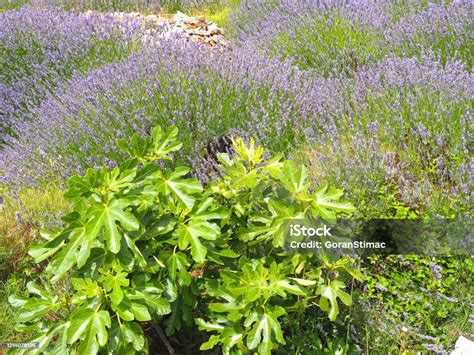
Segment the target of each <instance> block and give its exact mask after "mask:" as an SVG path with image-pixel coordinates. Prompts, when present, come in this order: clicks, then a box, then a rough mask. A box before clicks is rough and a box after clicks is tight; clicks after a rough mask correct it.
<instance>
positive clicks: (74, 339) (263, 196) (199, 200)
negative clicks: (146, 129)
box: [9, 127, 360, 354]
mask: <svg viewBox="0 0 474 355" xmlns="http://www.w3.org/2000/svg"><path fill="white" fill-rule="evenodd" d="M177 133H178V132H177V129H176V128H170V129H168V130H166V131H163V130H162V129H161V128H160V127H157V128H156V129H155V130H154V131H153V133H152V135H151V136H150V137H146V138H140V137H139V136H138V135H135V136H134V137H133V138H132V139H131V142H130V144H127V143H126V142H125V141H119V144H118V145H119V147H121V149H123V150H124V151H125V152H126V153H128V155H129V159H128V160H126V161H124V162H123V163H122V164H121V165H120V166H118V167H116V168H114V169H112V170H107V169H105V168H102V169H101V170H93V169H89V170H87V172H86V173H85V174H84V175H83V176H74V177H72V178H71V179H70V180H69V182H68V190H67V192H66V193H65V197H66V198H67V199H68V200H69V201H70V202H71V203H72V204H73V206H74V207H73V211H72V212H70V213H68V214H66V215H65V216H63V220H64V222H65V223H66V226H65V227H64V228H62V229H59V230H56V231H52V232H48V231H43V232H42V233H41V236H42V237H43V238H44V239H46V242H45V243H43V244H39V245H34V246H32V247H31V249H30V251H29V254H30V255H31V256H32V257H33V258H34V260H35V262H37V263H41V262H43V261H46V260H47V261H48V264H47V266H46V268H45V270H44V274H43V277H42V278H40V280H38V281H37V282H29V283H28V284H27V290H28V294H29V295H22V294H14V295H11V296H10V297H9V301H10V303H11V304H12V305H13V306H15V307H19V308H21V310H22V311H21V313H20V315H19V317H18V323H19V328H22V329H28V330H34V331H35V336H34V337H33V338H32V339H31V341H37V342H39V345H40V346H39V349H36V350H35V351H34V352H35V353H40V352H45V353H52V354H54V353H57V354H62V353H73V352H75V351H77V352H78V353H86V354H94V353H97V352H99V351H102V350H105V351H107V352H110V353H118V354H124V353H130V352H143V351H145V349H146V348H147V347H148V339H146V337H145V335H144V331H143V329H142V324H143V322H156V323H162V324H164V325H166V333H167V334H168V335H171V334H173V333H175V332H177V331H179V330H181V329H182V328H183V326H192V325H193V322H192V319H193V318H194V315H195V312H198V314H200V315H201V317H200V318H198V319H196V323H197V325H198V327H199V328H200V329H201V330H206V331H209V332H217V334H214V335H212V336H211V337H210V338H209V340H208V341H207V342H206V343H204V344H203V345H202V346H201V349H203V350H204V349H211V348H213V347H214V346H216V345H218V344H219V345H221V346H222V349H223V351H224V353H236V352H237V353H238V352H246V351H249V350H251V351H257V352H259V353H262V354H270V353H271V351H272V350H273V349H277V348H278V347H279V346H280V345H284V344H285V338H284V329H282V326H281V324H282V320H283V319H285V318H286V317H288V315H289V314H290V313H292V312H301V310H302V305H305V308H306V307H311V306H319V307H320V309H321V310H322V312H324V313H327V316H328V318H329V319H330V320H331V321H334V320H336V317H337V315H338V313H339V307H340V304H339V303H340V302H342V303H343V304H345V305H347V306H350V305H351V304H352V299H351V296H350V295H349V294H348V293H347V292H345V291H344V289H345V287H346V284H345V283H344V279H347V278H351V277H356V278H358V279H360V273H358V271H357V269H355V268H354V267H353V260H352V259H350V258H348V257H344V258H341V259H337V260H329V259H328V258H327V257H325V256H319V257H317V256H309V255H306V256H301V255H296V256H288V255H284V254H283V253H282V248H281V247H282V246H283V231H282V228H281V227H282V225H283V223H284V221H285V220H287V219H292V218H307V217H310V216H322V217H324V218H334V217H335V216H339V215H340V214H344V213H351V212H353V211H354V207H353V206H352V205H351V204H350V203H348V202H341V201H340V198H341V197H342V194H343V193H342V191H339V190H328V189H327V187H326V186H323V187H321V188H319V189H316V190H315V191H314V192H310V187H311V186H310V184H309V182H308V180H307V175H306V169H305V167H304V166H299V167H298V166H296V164H295V163H293V162H291V161H282V160H281V158H280V157H275V158H273V159H270V160H267V161H264V159H263V152H264V151H263V148H262V147H256V146H255V143H254V141H253V140H252V141H251V142H250V145H249V146H247V145H246V144H245V143H244V142H243V141H242V139H240V138H238V139H236V140H235V141H234V150H235V157H234V158H232V157H230V156H229V155H228V154H220V155H219V160H220V162H221V164H222V166H221V170H222V177H221V178H220V179H219V180H218V181H215V182H212V183H211V184H209V185H208V186H206V187H203V186H202V185H201V183H200V182H199V181H197V180H196V179H194V178H190V177H188V173H189V169H188V168H186V167H177V168H175V169H166V170H162V169H160V167H159V165H158V164H156V163H155V161H156V160H159V159H169V158H170V157H169V154H170V153H171V152H174V151H177V150H178V149H179V148H180V147H181V144H180V143H178V142H177V140H176V137H177ZM262 256H265V257H262ZM336 270H339V272H337V273H335V272H334V271H336ZM334 275H338V276H337V277H336V276H334ZM66 276H67V277H68V278H69V279H70V283H71V286H72V287H71V288H70V290H69V291H68V292H66V293H64V292H59V291H58V290H57V289H56V288H55V287H54V285H55V284H56V283H58V282H59V281H60V280H63V279H65V278H66ZM318 299H319V303H318V302H315V300H318Z"/></svg>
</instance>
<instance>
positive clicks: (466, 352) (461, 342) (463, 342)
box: [451, 335, 474, 355]
mask: <svg viewBox="0 0 474 355" xmlns="http://www.w3.org/2000/svg"><path fill="white" fill-rule="evenodd" d="M472 354H474V342H472V341H470V340H469V339H467V338H464V337H463V336H462V335H461V336H460V337H459V338H458V340H457V341H456V344H455V345H454V350H453V352H452V353H451V355H472Z"/></svg>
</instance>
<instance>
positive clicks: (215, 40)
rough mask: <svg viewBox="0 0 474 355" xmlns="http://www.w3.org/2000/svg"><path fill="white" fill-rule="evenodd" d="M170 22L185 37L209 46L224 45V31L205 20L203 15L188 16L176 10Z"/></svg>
mask: <svg viewBox="0 0 474 355" xmlns="http://www.w3.org/2000/svg"><path fill="white" fill-rule="evenodd" d="M170 23H171V24H172V25H173V26H174V28H175V29H176V31H177V32H182V33H184V34H185V35H186V36H187V37H189V38H191V39H193V40H194V41H196V42H199V43H205V44H207V45H209V46H215V45H217V44H219V45H225V44H226V42H225V40H224V38H223V35H224V31H223V30H222V29H221V28H219V27H217V25H216V24H214V23H212V22H211V21H206V19H205V18H204V16H198V17H190V16H187V15H185V14H183V13H182V12H178V13H177V14H176V15H175V16H174V17H173V18H172V19H171V20H170Z"/></svg>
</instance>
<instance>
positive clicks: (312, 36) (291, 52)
mask: <svg viewBox="0 0 474 355" xmlns="http://www.w3.org/2000/svg"><path fill="white" fill-rule="evenodd" d="M471 10H472V9H471V4H470V1H462V0H461V1H454V2H444V1H439V4H438V3H433V2H427V3H425V2H413V3H411V2H403V1H389V0H387V1H337V0H336V1H335V0H300V1H281V2H276V1H270V2H268V1H261V0H253V1H245V2H243V3H242V4H241V6H240V11H239V12H237V13H236V14H235V15H234V18H233V20H234V21H233V32H234V34H235V35H236V36H237V38H238V39H239V41H240V42H241V43H243V44H245V45H249V46H251V47H253V48H256V49H257V50H259V51H261V52H263V53H265V54H267V55H270V56H278V57H282V58H290V59H291V60H292V61H293V62H294V63H295V64H296V65H298V66H299V67H301V68H312V69H314V70H316V71H317V72H318V73H321V74H323V75H325V76H341V75H351V74H352V73H353V72H354V71H357V70H358V69H359V68H360V67H361V66H364V65H367V64H371V63H374V62H378V61H380V60H383V59H384V58H385V57H387V56H391V55H393V54H397V55H398V56H400V57H403V58H407V57H418V58H421V57H422V56H423V55H424V54H426V52H427V51H432V52H434V53H435V54H436V56H437V58H439V59H440V60H441V62H442V63H443V64H445V63H446V61H447V60H448V59H449V58H456V59H461V60H464V61H465V62H466V64H467V66H468V67H469V68H471V66H472V59H471V57H472V50H473V47H472V41H471V34H470V33H471V29H472V25H473V22H472V16H470V14H471Z"/></svg>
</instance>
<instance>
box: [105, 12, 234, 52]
mask: <svg viewBox="0 0 474 355" xmlns="http://www.w3.org/2000/svg"><path fill="white" fill-rule="evenodd" d="M107 15H108V16H110V15H111V16H113V17H114V18H115V19H117V20H119V21H124V22H126V21H130V20H133V21H135V20H142V21H143V23H144V24H146V25H147V28H149V29H148V30H147V34H146V35H145V37H144V38H143V39H144V41H147V40H155V39H156V38H157V37H158V38H169V37H171V36H179V35H182V36H184V37H185V38H188V39H191V40H193V41H195V42H197V43H204V44H206V45H208V46H210V47H214V46H216V45H219V46H225V45H226V44H227V42H226V41H225V39H224V31H223V30H222V29H221V28H219V27H218V26H217V25H216V24H214V23H212V22H211V21H207V20H206V19H205V18H204V16H196V17H192V16H187V15H185V14H183V13H182V12H179V11H178V13H176V15H174V16H173V17H172V18H171V19H170V18H165V17H159V16H156V15H142V14H139V13H137V12H131V13H125V12H113V13H110V14H107ZM107 15H106V16H107ZM157 35H158V36H157ZM156 36H157V37H156Z"/></svg>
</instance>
